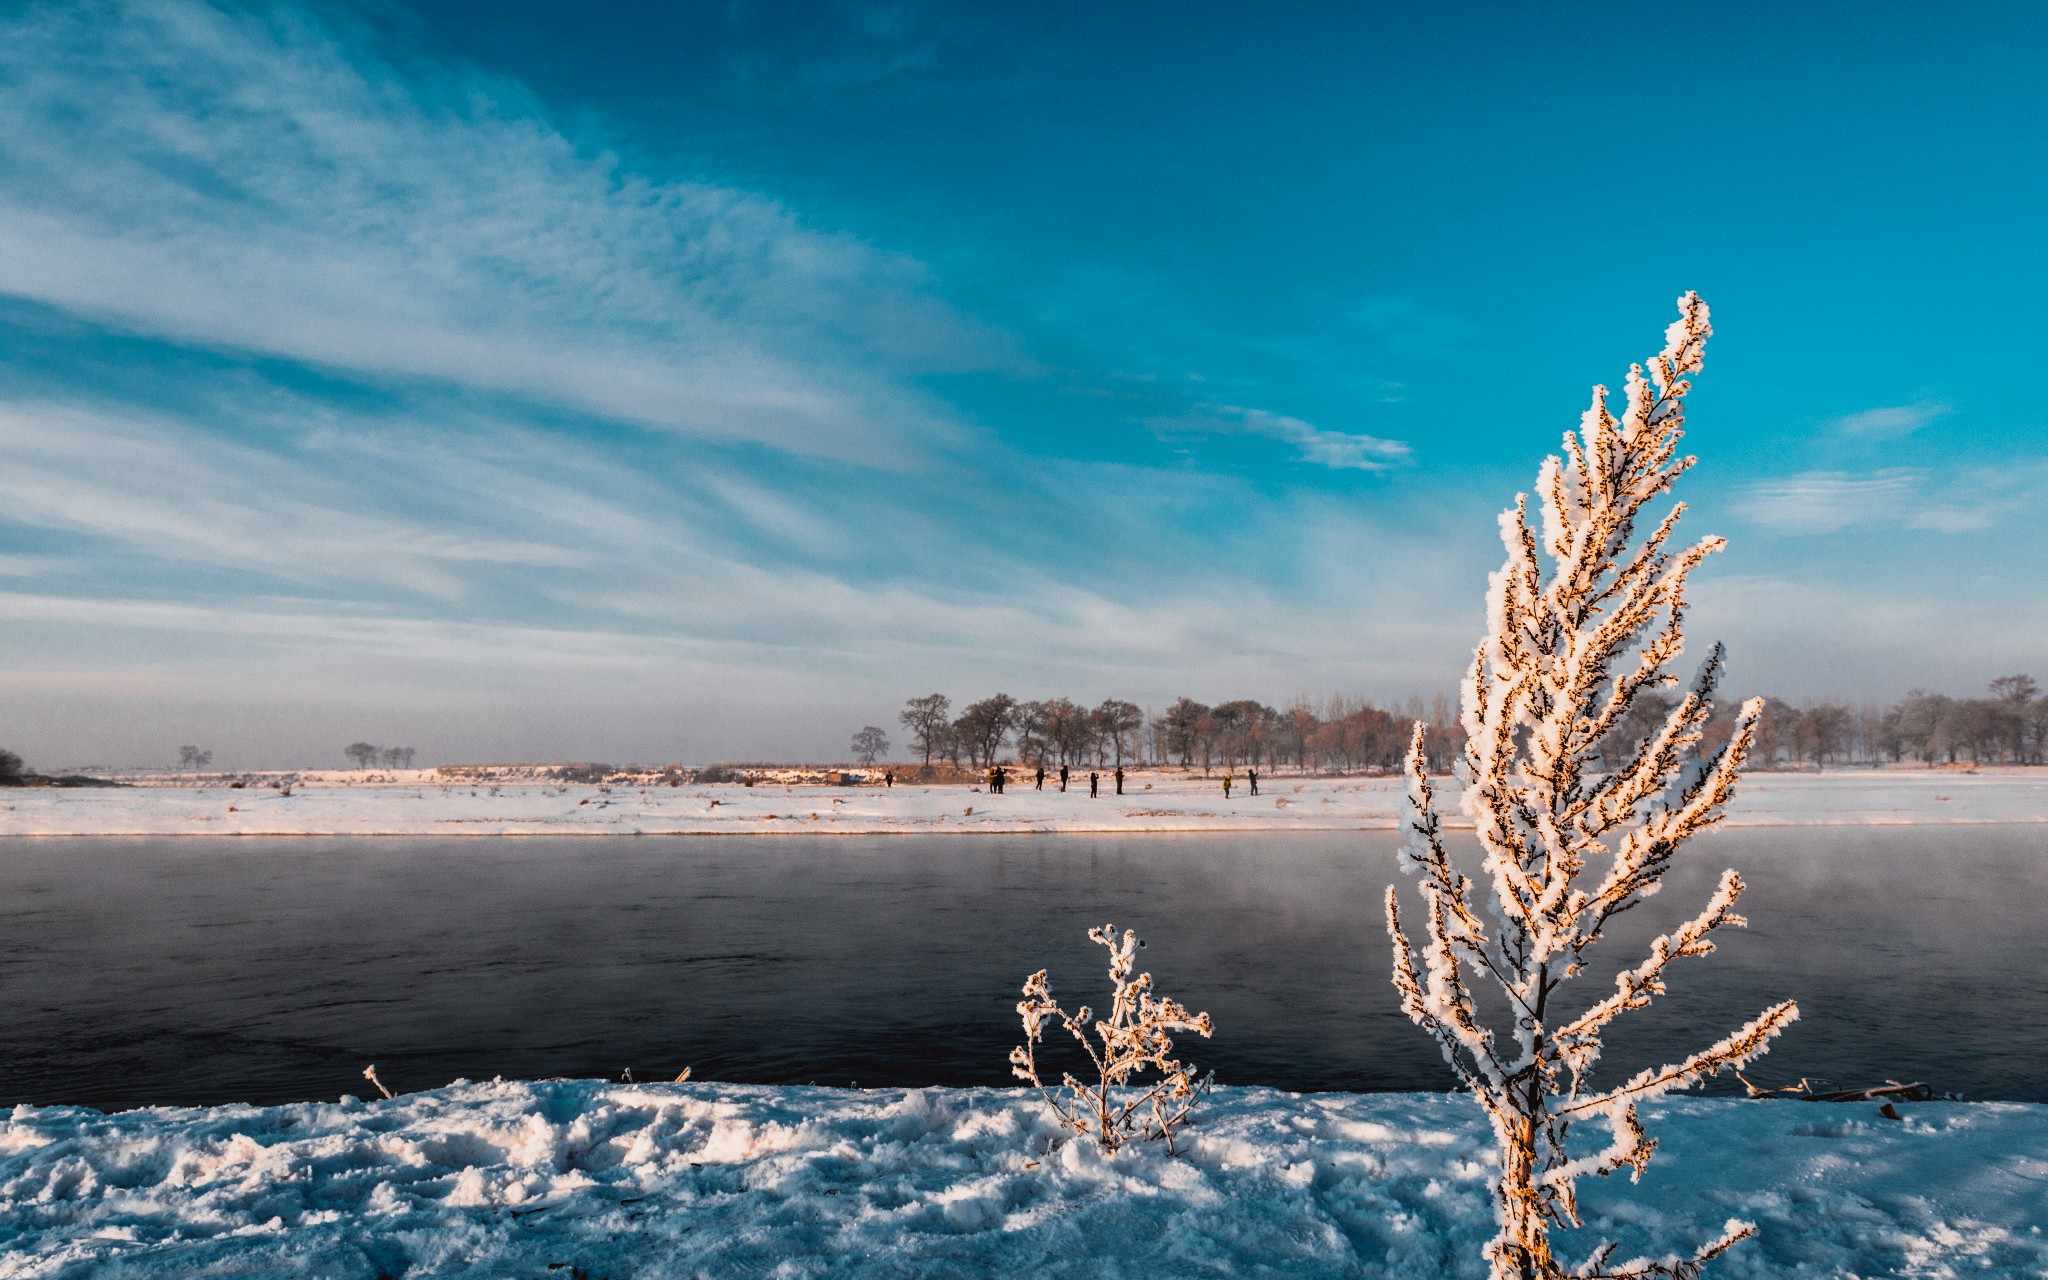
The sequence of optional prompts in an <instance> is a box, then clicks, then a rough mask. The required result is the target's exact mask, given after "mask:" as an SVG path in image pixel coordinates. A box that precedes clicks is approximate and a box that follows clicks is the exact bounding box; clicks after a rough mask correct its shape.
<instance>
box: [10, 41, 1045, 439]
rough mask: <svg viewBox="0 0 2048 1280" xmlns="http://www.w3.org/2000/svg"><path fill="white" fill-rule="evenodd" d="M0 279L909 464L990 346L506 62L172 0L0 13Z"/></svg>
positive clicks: (889, 273) (908, 282)
mask: <svg viewBox="0 0 2048 1280" xmlns="http://www.w3.org/2000/svg"><path fill="white" fill-rule="evenodd" d="M0 291H5V292H8V293H12V294H15V295H18V296H21V297H26V298H32V299H35V300H37V301H39V302H43V303H46V304H48V305H51V306H55V307H59V308H62V309H65V310H68V311H72V312H76V313H80V314H83V315H87V316H91V317H94V318H96V319H99V320H101V321H102V322H105V323H109V324H113V325H117V326H121V327H126V328H130V329H133V330H136V331H139V332H143V333H148V334H155V335H164V336H168V337H171V338H173V339H176V340H179V341H183V342H191V343H199V344H205V345H213V346H220V347H226V348H236V349H243V350H249V351H256V352H263V353H270V354H276V355H281V356H285V357H289V358H292V359H296V360H303V361H309V362H313V363H316V364H321V365H328V366H333V367H337V368H340V369H344V370H349V371H352V372H356V373H361V374H368V375H373V376H378V377H399V378H418V377H423V378H431V379H437V380H445V381H447V382H452V383H455V384H459V385H461V386H465V387H470V388H476V389H482V390H488V391H492V392H500V393H511V394H513V395H517V396H521V397H527V398H530V399H532V400H535V401H539V402H543V403H547V404H553V405H559V406H566V407H569V408H573V409H577V410H583V411H588V412H592V413H597V414H602V415H606V416H610V417H614V418H619V419H623V420H627V421H631V422H636V423H641V424H645V425H648V426H652V427H656V428H663V429H670V430H676V431H682V432H688V433H692V434H699V435H704V436H710V437H716V438H722V439H742V440H752V441H759V442H764V443H768V444H772V445H775V446H777V447H779V448H783V449H788V450H792V451H795V452H799V453H807V454H817V455H825V456H835V457H851V458H859V459H863V460H866V461H870V462H882V463H895V464H898V465H913V464H914V463H915V462H916V460H917V455H918V453H919V450H920V449H921V448H923V447H924V443H925V442H929V441H931V440H934V439H943V438H947V437H949V436H952V435H954V434H956V433H957V432H958V431H959V427H958V426H957V424H956V423H955V422H954V421H953V419H952V417H951V414H950V411H949V410H948V408H947V407H946V406H944V405H943V404H941V403H939V402H938V401H936V400H934V399H932V398H930V397H928V396H925V395H923V394H921V393H919V392H917V391H916V390H914V389H912V385H911V382H910V380H909V377H908V376H907V375H913V374H915V373H918V372H921V371H926V370H931V369H942V368H945V369H950V368H961V367H987V366H989V365H990V364H991V363H992V362H994V363H1000V362H1002V361H1005V360H1009V359H1010V358H1011V357H1010V356H1009V355H1008V354H1007V352H1006V349H1005V345H1004V343H1003V342H1002V341H1001V340H1000V339H997V338H995V337H992V336H991V335H990V334H989V333H987V332H986V331H984V330H983V329H981V328H980V327H978V326H977V325H975V324H974V323H972V322H970V321H967V320H964V319H962V318H960V317H958V316H956V315H954V314H953V313H952V312H950V311H949V310H948V309H947V308H946V307H945V306H944V305H943V304H941V303H939V302H938V301H936V300H935V299H934V298H932V297H931V296H929V294H928V292H927V290H926V287H925V279H924V274H923V271H922V268H921V267H919V266H918V265H917V264H916V263H914V262H911V261H909V260H906V259H903V258H900V257H895V256H892V255H889V254H886V253H882V252H879V251H877V250H875V249H872V248H870V247H868V246H866V245H863V244H861V243H859V242H857V241H855V240H853V239H851V238H848V237H845V236H839V235H832V234H827V233H824V232H820V231H817V230H814V229H811V228H809V227H807V226H805V225H804V224H803V222H802V220H801V219H799V218H798V217H796V216H795V215H794V214H792V213H791V212H790V211H789V210H787V209H786V208H784V207H782V206H781V205H779V204H777V203H775V202H774V201H772V200H768V199H764V198H762V197H760V196H757V195H754V194H751V193H747V192H743V191H736V190H732V189H729V188H724V187H720V186H717V185H714V184H709V183H704V182H690V181H658V180H651V179H648V178H644V177H641V176H639V175H636V174H634V173H631V172H629V171H626V170H625V169H624V168H623V167H622V166H621V163H620V161H619V160H618V158H617V157H615V156H612V155H609V154H604V153H602V152H593V151H591V150H589V149H587V148H584V147H582V146H579V144H578V143H577V141H576V140H574V139H572V138H570V137H568V136H565V135H564V134H563V133H561V132H559V131H558V130H556V129H555V128H553V127H552V126H551V125H550V124H549V123H548V121H547V119H546V116H545V113H543V112H542V111H541V110H540V108H539V107H538V106H537V104H535V103H533V102H532V101H531V100H530V99H529V98H528V97H527V96H526V95H525V94H524V92H523V91H522V90H521V89H520V88H519V87H518V86H516V85H510V84H506V83H503V82H500V81H495V80H491V79H488V78H486V77H483V76H481V75H480V74H477V73H473V72H456V71H447V70H444V71H441V72H438V73H425V74H421V73H417V72H415V73H413V74H412V75H411V76H410V78H408V79H405V80H401V79H400V78H399V76H398V75H397V74H396V73H395V72H394V71H392V70H391V69H390V68H389V67H386V66H383V65H381V64H379V63H377V62H376V61H374V60H373V59H370V58H368V57H367V56H366V55H364V54H363V53H362V52H361V51H360V50H353V49H349V48H347V47H344V46H343V45H342V44H341V43H339V42H338V41H337V40H336V39H335V38H333V37H332V36H331V35H330V34H328V33H327V32H325V31H323V30H320V29H317V28H315V27H313V26H311V25H309V24H307V23H305V22H303V21H300V20H296V19H293V18H290V17H287V16H280V15H277V14H272V15H270V16H269V17H267V18H258V17H252V16H246V15H244V16H230V15H229V14H225V13H222V12H219V11H216V10H214V9H211V8H207V7H204V6H202V5H199V4H195V3H188V2H186V0H131V2H130V3H125V4H116V5H114V6H112V7H110V8H100V7H94V6H80V7H71V6H42V7H37V8H32V9H30V10H28V11H26V13H24V14H23V15H21V16H20V17H18V18H16V19H15V20H14V21H12V22H9V23H6V24H4V25H0Z"/></svg>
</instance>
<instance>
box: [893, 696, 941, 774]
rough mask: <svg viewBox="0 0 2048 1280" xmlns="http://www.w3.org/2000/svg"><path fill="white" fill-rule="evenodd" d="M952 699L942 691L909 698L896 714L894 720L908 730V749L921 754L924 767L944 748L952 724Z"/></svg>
mask: <svg viewBox="0 0 2048 1280" xmlns="http://www.w3.org/2000/svg"><path fill="white" fill-rule="evenodd" d="M952 711H953V700H952V699H951V698H948V697H947V696H946V695H945V694H943V693H931V694H926V695H925V696H924V697H922V698H912V699H911V700H910V701H909V702H906V703H904V704H903V710H901V711H899V712H897V713H896V719H897V721H898V722H899V723H901V724H902V725H903V727H904V728H905V729H907V730H909V731H910V749H911V750H912V751H916V752H919V753H921V754H922V755H923V756H924V767H925V768H927V769H929V768H931V767H932V757H933V756H935V755H939V754H940V753H942V752H944V751H945V749H946V734H947V730H948V729H950V728H951V726H952V723H953V721H952Z"/></svg>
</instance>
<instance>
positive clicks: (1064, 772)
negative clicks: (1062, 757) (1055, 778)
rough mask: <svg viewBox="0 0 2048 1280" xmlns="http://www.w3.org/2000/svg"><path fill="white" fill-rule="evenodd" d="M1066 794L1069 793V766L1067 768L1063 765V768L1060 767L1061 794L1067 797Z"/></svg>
mask: <svg viewBox="0 0 2048 1280" xmlns="http://www.w3.org/2000/svg"><path fill="white" fill-rule="evenodd" d="M1066 793H1067V766H1065V765H1061V766H1060V794H1061V795H1065V794H1066Z"/></svg>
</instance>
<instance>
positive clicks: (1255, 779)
mask: <svg viewBox="0 0 2048 1280" xmlns="http://www.w3.org/2000/svg"><path fill="white" fill-rule="evenodd" d="M1244 776H1245V780H1246V781H1248V782H1250V783H1251V784H1252V792H1251V793H1252V794H1253V795H1257V794H1259V771H1258V770H1257V769H1246V770H1245V771H1244Z"/></svg>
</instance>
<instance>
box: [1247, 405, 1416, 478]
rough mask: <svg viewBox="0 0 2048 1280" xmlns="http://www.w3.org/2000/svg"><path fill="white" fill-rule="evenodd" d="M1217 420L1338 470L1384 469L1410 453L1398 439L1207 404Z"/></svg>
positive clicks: (1283, 416) (1404, 459)
mask: <svg viewBox="0 0 2048 1280" xmlns="http://www.w3.org/2000/svg"><path fill="white" fill-rule="evenodd" d="M1210 408H1211V410H1212V411H1213V412H1214V413H1216V414H1217V415H1218V416H1219V418H1220V419H1222V420H1225V421H1229V422H1232V423H1234V424H1236V428H1237V429H1238V430H1241V431H1245V432H1249V433H1250V434H1252V435H1259V436H1266V437H1269V438H1271V439H1274V440H1284V441H1286V442H1287V443H1288V444H1291V445H1293V446H1294V451H1295V455H1296V456H1297V457H1299V458H1300V459H1301V460H1302V461H1304V462H1313V463H1315V464H1316V465H1318V466H1324V467H1331V468H1334V469H1338V470H1355V471H1387V470H1391V469H1392V468H1394V467H1397V466H1399V465H1401V464H1402V463H1404V462H1406V461H1408V458H1409V455H1410V453H1411V452H1412V451H1411V450H1410V449H1409V447H1408V446H1407V445H1406V444H1404V443H1402V442H1401V441H1399V440H1383V439H1381V438H1380V437H1378V436H1369V435H1363V434H1358V433H1354V432H1349V431H1328V430H1325V429H1323V428H1321V427H1318V426H1316V425H1314V424H1313V423H1308V422H1304V421H1302V420H1301V419H1300V418H1290V417H1288V416H1286V415H1285V414H1279V413H1271V412H1268V411H1267V410H1264V409H1247V408H1244V407H1242V406H1240V405H1234V404H1224V405H1213V406H1210Z"/></svg>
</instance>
